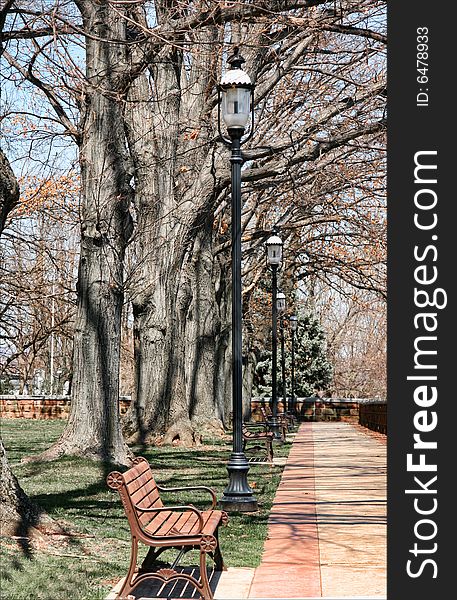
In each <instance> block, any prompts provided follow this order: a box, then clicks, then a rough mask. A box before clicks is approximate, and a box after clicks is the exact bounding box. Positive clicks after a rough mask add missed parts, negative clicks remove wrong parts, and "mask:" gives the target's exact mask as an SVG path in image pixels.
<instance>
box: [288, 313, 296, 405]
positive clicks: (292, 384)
mask: <svg viewBox="0 0 457 600" xmlns="http://www.w3.org/2000/svg"><path fill="white" fill-rule="evenodd" d="M289 323H290V333H291V336H292V357H291V358H292V372H291V378H290V387H291V391H290V405H289V412H290V413H294V412H295V332H296V331H297V326H298V320H297V317H296V316H295V315H291V316H290V318H289Z"/></svg>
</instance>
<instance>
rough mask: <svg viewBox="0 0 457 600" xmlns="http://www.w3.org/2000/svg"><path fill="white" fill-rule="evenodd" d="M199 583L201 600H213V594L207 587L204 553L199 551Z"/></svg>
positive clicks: (208, 586)
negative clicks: (200, 583)
mask: <svg viewBox="0 0 457 600" xmlns="http://www.w3.org/2000/svg"><path fill="white" fill-rule="evenodd" d="M200 581H201V582H202V586H203V589H202V597H201V598H202V600H213V592H212V591H211V587H210V585H209V580H208V572H207V570H206V552H204V551H203V550H200Z"/></svg>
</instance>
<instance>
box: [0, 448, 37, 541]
mask: <svg viewBox="0 0 457 600" xmlns="http://www.w3.org/2000/svg"><path fill="white" fill-rule="evenodd" d="M0 459H1V474H0V524H1V531H2V534H3V535H19V536H23V535H24V533H25V532H26V531H27V530H28V529H29V527H32V526H35V525H36V524H37V522H38V517H39V514H40V511H39V509H38V508H37V506H35V505H34V504H32V502H31V501H30V499H29V497H28V496H27V494H26V493H25V492H24V490H23V489H22V488H21V486H20V485H19V482H18V480H17V479H16V476H15V475H14V473H13V472H12V470H11V467H10V465H9V462H8V458H7V456H6V452H5V447H4V446H3V441H2V439H1V438H0Z"/></svg>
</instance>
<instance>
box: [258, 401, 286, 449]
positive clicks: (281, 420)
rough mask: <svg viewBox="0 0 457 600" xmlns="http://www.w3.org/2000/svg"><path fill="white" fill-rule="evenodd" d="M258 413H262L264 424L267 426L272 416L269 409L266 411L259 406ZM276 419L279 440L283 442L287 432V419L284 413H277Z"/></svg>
mask: <svg viewBox="0 0 457 600" xmlns="http://www.w3.org/2000/svg"><path fill="white" fill-rule="evenodd" d="M260 411H261V413H262V416H263V419H264V421H265V423H267V424H268V425H269V424H270V421H271V418H272V416H273V413H272V412H271V408H270V407H268V409H266V408H265V407H263V406H261V407H260ZM277 419H278V425H279V430H280V432H281V438H282V439H283V440H284V441H285V439H286V434H287V431H288V425H287V418H286V416H285V414H284V413H278V415H277Z"/></svg>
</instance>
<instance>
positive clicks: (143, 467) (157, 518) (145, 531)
mask: <svg viewBox="0 0 457 600" xmlns="http://www.w3.org/2000/svg"><path fill="white" fill-rule="evenodd" d="M107 484H108V486H109V487H110V488H111V489H113V490H117V491H118V492H119V495H120V497H121V500H122V504H123V506H124V510H125V514H126V516H127V519H128V523H129V526H130V533H131V537H132V540H131V541H132V546H131V553H130V566H129V569H128V573H127V575H126V577H125V580H124V582H123V584H122V587H121V589H120V591H119V592H118V596H117V598H118V599H121V598H125V597H126V596H128V595H129V594H130V593H131V591H132V590H133V589H134V588H135V587H136V586H137V585H139V584H140V583H141V582H142V581H144V580H145V579H149V578H153V579H157V580H159V581H160V582H162V583H168V582H173V581H176V580H177V579H183V580H186V581H187V582H190V583H191V584H192V585H193V586H195V588H196V589H197V590H198V591H199V592H200V594H201V598H202V600H212V598H213V594H212V592H211V588H210V585H209V580H208V574H207V570H206V555H207V554H209V555H210V557H211V558H212V559H213V561H214V563H215V566H216V570H218V571H223V570H225V567H224V562H223V559H222V554H221V550H220V547H219V539H218V528H219V525H220V524H221V523H222V524H224V525H225V524H226V523H227V521H228V516H227V514H226V513H225V512H223V511H221V510H214V509H215V506H216V495H215V494H214V491H213V490H212V489H211V488H208V487H205V486H193V487H182V488H164V487H161V486H158V485H157V484H156V482H155V480H154V476H153V474H152V471H151V468H150V466H149V463H148V461H147V460H146V459H145V458H142V457H138V458H135V459H134V461H133V466H132V467H131V468H130V469H128V470H127V471H125V473H120V472H119V471H113V472H111V473H110V474H109V475H108V477H107ZM184 490H195V491H205V492H208V493H209V494H210V495H211V500H212V504H211V508H210V509H209V510H204V511H200V510H198V509H197V508H195V506H193V505H192V504H190V505H187V506H164V504H163V502H162V499H161V497H160V492H178V491H184ZM138 542H142V543H143V544H146V545H147V546H150V548H149V550H148V553H147V555H146V557H145V559H144V560H143V562H142V564H141V567H140V568H138V566H137V558H138ZM169 548H173V549H176V550H179V553H178V556H177V558H176V560H175V561H174V562H173V564H172V565H171V566H170V568H159V569H157V564H156V560H157V558H158V556H159V555H160V554H161V553H162V552H164V551H165V550H167V549H169ZM189 550H199V552H200V578H199V579H196V578H195V577H191V576H190V575H188V574H186V573H180V572H177V571H176V570H175V567H176V565H177V564H178V562H179V560H180V558H181V556H182V555H183V554H184V553H185V552H188V551H189Z"/></svg>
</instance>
